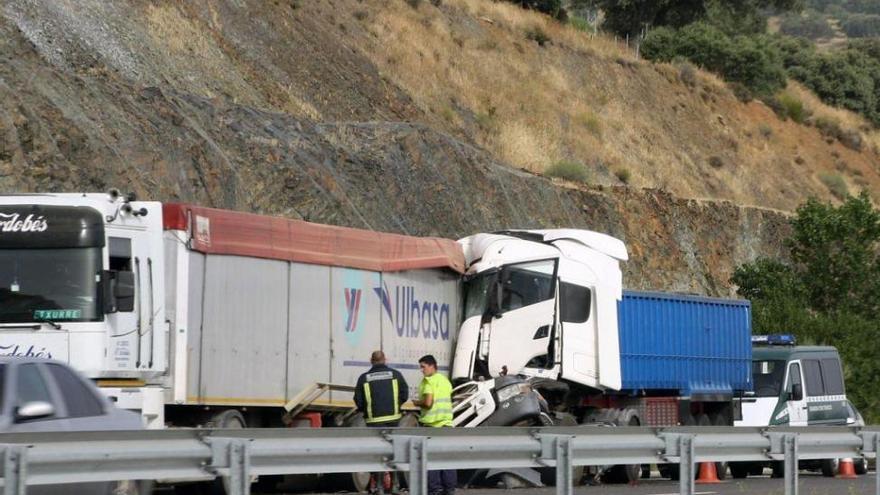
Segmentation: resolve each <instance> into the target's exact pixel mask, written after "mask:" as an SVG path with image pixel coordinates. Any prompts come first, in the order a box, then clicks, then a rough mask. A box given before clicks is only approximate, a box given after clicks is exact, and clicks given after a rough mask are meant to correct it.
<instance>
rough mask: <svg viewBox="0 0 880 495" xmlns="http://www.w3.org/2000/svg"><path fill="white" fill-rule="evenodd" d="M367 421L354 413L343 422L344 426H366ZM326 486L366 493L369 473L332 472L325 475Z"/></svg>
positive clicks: (359, 414)
mask: <svg viewBox="0 0 880 495" xmlns="http://www.w3.org/2000/svg"><path fill="white" fill-rule="evenodd" d="M366 426H367V422H366V421H364V415H363V414H361V413H358V414H355V415H354V416H352V417H351V418H349V420H348V421H346V422H345V427H346V428H366ZM325 481H326V482H327V485H328V486H327V487H325V489H328V490H333V491H355V492H358V493H366V492H367V491H369V488H370V473H367V472H361V473H333V474H328V475H326V480H325Z"/></svg>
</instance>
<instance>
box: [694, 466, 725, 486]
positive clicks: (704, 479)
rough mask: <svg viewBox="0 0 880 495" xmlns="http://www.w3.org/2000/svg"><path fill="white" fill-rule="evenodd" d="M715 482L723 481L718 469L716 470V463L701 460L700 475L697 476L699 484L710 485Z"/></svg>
mask: <svg viewBox="0 0 880 495" xmlns="http://www.w3.org/2000/svg"><path fill="white" fill-rule="evenodd" d="M714 483H721V480H719V479H718V471H716V470H715V463H714V462H701V463H700V476H699V477H698V478H697V484H700V485H708V484H714Z"/></svg>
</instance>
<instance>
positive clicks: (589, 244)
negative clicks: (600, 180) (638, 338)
mask: <svg viewBox="0 0 880 495" xmlns="http://www.w3.org/2000/svg"><path fill="white" fill-rule="evenodd" d="M459 242H460V243H461V245H462V246H463V248H464V252H465V261H466V263H467V266H468V269H467V273H466V280H465V284H464V297H465V304H464V321H463V323H462V325H461V329H460V331H459V335H458V343H457V347H456V350H455V356H456V359H455V363H454V366H453V370H452V378H453V380H456V381H459V382H460V381H462V380H470V379H473V378H479V377H483V378H488V377H497V376H502V375H507V374H510V375H524V376H527V377H542V378H549V379H554V380H555V379H560V378H561V379H564V380H568V381H571V382H575V383H578V384H581V385H584V386H587V387H592V388H596V389H619V388H620V386H621V377H620V358H619V343H618V333H617V303H618V301H620V299H621V297H622V295H623V277H622V274H621V270H620V262H621V261H625V260H626V259H627V253H626V247H625V246H624V244H623V242H621V241H619V240H618V239H615V238H613V237H610V236H607V235H604V234H599V233H596V232H590V231H586V230H574V229H559V230H529V231H504V232H499V233H495V234H477V235H474V236H471V237H467V238H464V239H462V240H460V241H459ZM512 342H516V343H517V345H511V343H512Z"/></svg>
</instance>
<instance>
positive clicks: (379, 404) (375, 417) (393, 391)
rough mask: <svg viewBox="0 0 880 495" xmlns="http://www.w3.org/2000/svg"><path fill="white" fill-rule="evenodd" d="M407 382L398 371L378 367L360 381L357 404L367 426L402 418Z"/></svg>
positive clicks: (406, 396) (406, 394)
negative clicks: (401, 411) (401, 408)
mask: <svg viewBox="0 0 880 495" xmlns="http://www.w3.org/2000/svg"><path fill="white" fill-rule="evenodd" d="M407 398H408V391H407V385H406V381H404V379H403V376H402V375H401V374H400V372H398V371H397V370H394V369H391V368H389V367H387V366H384V365H376V366H373V367H372V368H370V371H368V372H366V373H364V374H363V375H361V376H360V378H359V379H358V384H357V387H356V389H355V404H357V406H358V409H359V410H361V411H362V412H363V413H364V420H365V421H366V422H367V424H376V423H390V422H394V421H398V420H400V418H401V416H402V415H401V413H400V405H401V404H403V403H404V402H406V400H407Z"/></svg>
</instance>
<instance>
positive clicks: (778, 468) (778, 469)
mask: <svg viewBox="0 0 880 495" xmlns="http://www.w3.org/2000/svg"><path fill="white" fill-rule="evenodd" d="M770 469H771V473H770V477H771V478H785V463H784V462H782V461H773V464H771V465H770Z"/></svg>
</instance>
